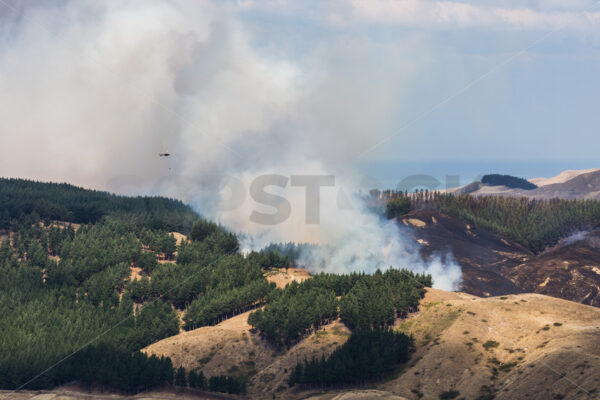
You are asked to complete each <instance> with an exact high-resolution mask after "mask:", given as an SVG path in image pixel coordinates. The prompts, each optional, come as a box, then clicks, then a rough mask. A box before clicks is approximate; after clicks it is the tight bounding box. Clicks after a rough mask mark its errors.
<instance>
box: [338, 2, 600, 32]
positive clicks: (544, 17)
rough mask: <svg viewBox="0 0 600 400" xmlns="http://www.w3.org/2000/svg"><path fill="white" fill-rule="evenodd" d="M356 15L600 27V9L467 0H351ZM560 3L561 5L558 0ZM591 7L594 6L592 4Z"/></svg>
mask: <svg viewBox="0 0 600 400" xmlns="http://www.w3.org/2000/svg"><path fill="white" fill-rule="evenodd" d="M349 2H350V4H351V6H352V17H353V18H354V19H356V20H363V21H367V22H373V23H382V24H396V25H404V26H415V27H424V28H452V29H455V28H491V29H498V28H509V29H510V28H512V29H569V30H578V31H591V30H594V29H598V24H599V23H600V12H597V11H585V10H581V9H579V10H578V11H538V10H536V9H533V8H510V7H491V6H480V5H473V4H469V3H466V2H452V1H437V2H429V1H422V0H369V1H367V0H349ZM554 3H556V6H557V8H558V6H560V5H561V3H564V2H559V1H554ZM590 9H593V7H591V8H590Z"/></svg>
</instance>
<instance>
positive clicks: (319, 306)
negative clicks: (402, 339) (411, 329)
mask: <svg viewBox="0 0 600 400" xmlns="http://www.w3.org/2000/svg"><path fill="white" fill-rule="evenodd" d="M431 284H432V282H431V276H429V275H421V274H415V273H413V272H411V271H407V270H396V269H389V270H387V271H386V272H381V271H377V272H376V273H375V274H373V275H367V274H364V273H352V274H347V275H335V274H324V273H322V274H318V275H315V276H314V277H313V278H312V279H308V280H306V281H304V282H302V283H298V282H292V283H290V284H289V285H287V286H286V287H285V289H283V290H281V289H276V290H274V291H273V292H271V294H270V295H269V296H268V297H267V304H266V306H265V307H264V309H263V310H257V311H255V312H253V313H252V314H250V316H249V318H248V323H249V324H250V325H252V326H253V327H254V328H256V329H258V330H260V332H261V334H262V335H263V336H264V337H265V338H267V339H268V340H269V341H271V342H272V343H275V344H277V345H290V344H292V343H294V342H295V341H297V340H298V339H300V338H302V337H303V336H305V335H306V334H309V333H311V332H312V331H313V330H314V329H318V328H319V326H320V325H322V324H326V323H328V322H330V321H331V320H332V319H334V318H336V317H338V310H339V314H340V315H339V316H341V318H342V320H343V321H344V322H345V323H346V324H348V325H349V326H350V327H351V328H357V329H371V328H378V327H384V326H387V325H389V324H391V323H392V322H393V320H394V318H395V317H396V316H403V315H405V314H406V313H407V312H409V311H414V310H416V308H417V306H418V302H419V300H420V299H421V297H422V296H423V294H424V287H426V286H431ZM338 297H340V300H339V301H338Z"/></svg>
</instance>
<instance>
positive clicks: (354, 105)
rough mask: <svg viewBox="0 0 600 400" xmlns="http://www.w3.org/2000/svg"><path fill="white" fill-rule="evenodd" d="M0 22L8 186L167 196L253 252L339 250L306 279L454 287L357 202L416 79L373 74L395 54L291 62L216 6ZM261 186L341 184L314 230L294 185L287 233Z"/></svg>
mask: <svg viewBox="0 0 600 400" xmlns="http://www.w3.org/2000/svg"><path fill="white" fill-rule="evenodd" d="M2 18H3V19H4V21H3V22H4V23H3V25H2V31H1V33H2V42H1V44H0V46H1V47H0V88H1V90H0V93H2V94H0V128H1V129H2V131H3V132H11V134H6V135H2V137H1V138H0V146H1V147H2V148H3V149H5V150H7V151H5V153H4V156H3V157H2V159H1V160H0V169H1V170H2V171H3V174H6V175H8V176H18V177H27V178H35V179H42V180H53V181H69V182H70V183H74V184H78V185H82V186H86V187H93V188H98V189H108V190H111V191H116V192H119V193H125V194H131V193H152V194H161V195H168V196H172V197H176V198H179V199H181V200H183V201H185V202H188V203H190V204H192V205H193V206H194V207H195V208H196V209H197V210H198V211H200V212H201V213H202V214H203V215H205V216H207V217H209V218H213V219H217V220H219V221H220V222H221V223H223V224H225V225H227V226H228V227H230V228H231V229H233V230H235V231H240V232H245V233H248V234H249V235H250V236H249V237H250V238H251V240H248V241H246V242H245V243H242V244H243V245H244V246H245V247H246V248H248V249H251V248H260V247H262V246H264V245H266V244H268V243H270V242H280V241H296V242H310V243H324V244H328V245H330V246H331V247H332V248H334V249H335V251H334V252H333V253H332V254H320V253H310V254H306V255H305V257H307V258H308V261H309V262H308V263H307V265H311V264H320V261H322V260H325V261H326V262H325V264H324V268H325V269H326V270H327V271H339V272H341V271H348V270H364V271H367V272H372V271H374V270H375V269H376V268H377V267H384V268H385V267H388V266H390V265H394V266H396V267H406V268H411V269H413V270H415V271H417V272H424V273H431V274H432V275H433V279H434V282H435V284H436V285H437V286H438V287H442V288H446V289H449V288H455V287H456V284H457V282H458V280H459V279H460V268H459V267H458V266H456V265H450V266H445V265H442V264H441V263H439V262H434V263H433V264H430V265H429V264H425V263H424V262H423V261H422V260H421V259H420V257H419V256H418V245H416V244H414V243H408V242H407V241H406V240H407V239H404V237H403V235H402V234H401V232H400V231H399V228H398V227H397V226H396V225H395V224H394V223H388V222H383V221H382V220H381V219H380V218H379V217H378V216H376V215H374V214H372V213H371V212H369V211H368V210H367V209H366V207H365V206H364V205H363V204H362V203H361V202H360V201H359V200H356V199H353V195H352V194H353V193H354V192H355V187H356V185H354V184H353V179H352V176H353V172H354V169H353V165H354V163H355V162H356V158H357V156H358V155H359V154H360V153H361V152H362V151H364V150H365V149H368V148H369V147H370V146H373V145H374V144H376V143H378V142H379V141H380V140H381V139H382V137H381V136H379V135H380V132H383V131H384V129H383V128H384V127H385V126H386V125H387V124H389V123H390V120H391V118H392V117H391V115H392V110H393V108H395V107H397V106H398V102H397V100H398V99H397V98H396V93H397V90H398V87H399V86H400V85H401V83H402V82H403V81H404V80H406V79H408V78H409V77H408V75H409V74H410V71H409V70H408V69H407V68H406V67H405V66H403V65H402V63H401V61H399V60H398V58H394V57H392V58H390V59H391V60H398V61H395V62H398V68H397V71H399V73H398V74H396V76H394V77H392V80H390V76H386V77H382V76H381V75H380V74H378V73H377V68H378V67H377V63H376V62H373V56H376V54H378V53H379V52H382V51H383V52H389V53H391V52H392V50H391V49H388V48H385V47H379V48H377V49H375V48H369V47H368V46H367V47H361V48H360V49H358V48H346V47H344V46H326V45H316V46H315V48H314V49H311V50H310V51H306V52H303V53H302V55H301V56H300V57H298V58H294V59H290V58H289V57H287V56H286V55H285V53H282V52H279V51H277V50H276V49H274V48H272V47H270V46H269V44H268V43H257V42H256V41H255V40H254V34H255V32H253V31H252V30H251V29H248V28H247V27H246V26H245V25H244V23H243V21H241V20H240V19H239V18H237V16H236V13H235V10H234V9H232V8H231V5H228V4H223V3H211V2H191V1H190V2H186V1H181V2H162V1H143V2H142V1H139V2H135V1H134V2H110V3H104V2H85V1H84V2H79V1H77V2H75V1H66V2H61V3H58V4H51V5H46V4H43V3H42V4H40V5H27V6H25V7H24V8H22V9H14V10H12V11H11V12H7V13H5V14H4V15H3V16H2ZM361 60H368V61H361ZM340 63H349V64H351V65H352V66H353V67H352V68H344V69H340V68H338V67H339V65H340ZM33 143H35V146H32V144H33ZM18 149H24V150H18ZM25 149H27V150H25ZM166 151H168V152H169V153H170V154H171V156H170V157H168V158H165V157H158V154H159V153H164V152H166ZM263 174H278V175H281V176H285V177H290V176H291V175H298V174H300V175H323V174H333V175H335V176H336V182H335V186H334V187H324V188H322V189H321V202H320V215H321V220H320V223H319V224H307V223H306V221H305V188H302V187H291V186H290V185H289V183H288V184H287V186H286V187H285V188H282V189H281V190H280V191H279V194H280V195H283V196H284V197H285V198H286V199H287V200H288V201H289V202H290V204H291V214H290V216H289V218H287V219H286V220H285V221H284V222H283V223H280V224H277V225H274V226H265V225H261V224H256V223H252V221H250V218H249V216H250V215H251V213H252V211H253V210H255V209H258V210H261V205H259V204H256V202H255V201H253V199H252V198H251V196H249V188H250V186H251V182H252V181H253V180H254V178H255V177H256V176H260V175H263ZM226 177H234V178H235V179H238V180H239V181H241V182H243V183H244V190H245V191H244V192H243V193H242V194H239V193H234V194H235V195H236V196H238V198H239V196H242V195H243V196H244V199H245V201H243V203H242V204H241V205H239V206H237V207H236V208H235V209H233V210H226V211H223V205H224V203H225V202H226V198H227V196H228V195H230V194H231V193H222V192H221V189H223V186H224V182H226V181H227V179H228V178H226ZM271 190H272V189H271ZM225 192H227V190H225ZM221 195H222V196H221ZM341 200H345V201H341ZM341 203H342V204H341ZM341 205H343V207H342V206H341ZM262 211H263V212H270V211H272V210H270V209H269V208H266V209H262ZM325 257H326V259H325Z"/></svg>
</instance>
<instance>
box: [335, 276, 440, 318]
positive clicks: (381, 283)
mask: <svg viewBox="0 0 600 400" xmlns="http://www.w3.org/2000/svg"><path fill="white" fill-rule="evenodd" d="M431 284H432V282H431V277H430V276H424V275H419V274H414V273H412V272H410V271H406V270H396V269H389V270H387V271H386V272H385V273H381V271H377V272H375V273H374V274H373V275H366V276H364V277H363V279H360V280H359V281H358V282H357V283H356V284H355V285H354V286H353V287H352V288H351V289H350V290H349V291H348V292H347V293H346V294H345V295H344V296H342V298H341V300H340V314H341V315H340V316H341V318H342V320H343V321H344V322H345V323H346V324H347V325H348V326H350V327H351V328H353V329H362V330H366V329H375V328H382V327H385V326H388V325H390V324H392V323H393V322H394V319H395V318H396V317H404V316H405V315H406V314H407V313H408V312H411V311H416V310H417V307H418V304H419V300H420V299H421V298H422V297H423V294H424V293H425V289H424V287H425V286H431Z"/></svg>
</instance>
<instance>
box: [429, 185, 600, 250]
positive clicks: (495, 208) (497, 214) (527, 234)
mask: <svg viewBox="0 0 600 400" xmlns="http://www.w3.org/2000/svg"><path fill="white" fill-rule="evenodd" d="M437 201H439V203H440V206H441V208H442V210H444V211H445V212H447V213H448V214H450V215H453V216H456V217H458V218H461V219H462V220H464V221H466V222H468V223H471V224H473V225H475V226H479V227H482V228H484V229H487V230H490V231H492V232H495V233H499V234H501V235H504V236H506V237H508V238H511V239H513V240H515V241H516V242H518V243H520V244H522V245H523V246H525V247H527V248H529V249H530V250H531V251H533V252H540V251H543V250H544V249H545V248H546V247H547V246H552V245H554V244H556V243H557V242H558V241H559V240H560V239H562V238H564V237H567V236H569V235H571V234H573V233H574V232H576V231H579V230H586V229H592V228H595V227H598V226H599V225H600V202H599V201H596V200H559V199H553V200H532V199H528V198H514V197H503V196H481V197H474V196H470V195H461V196H451V195H440V196H439V200H437Z"/></svg>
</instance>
